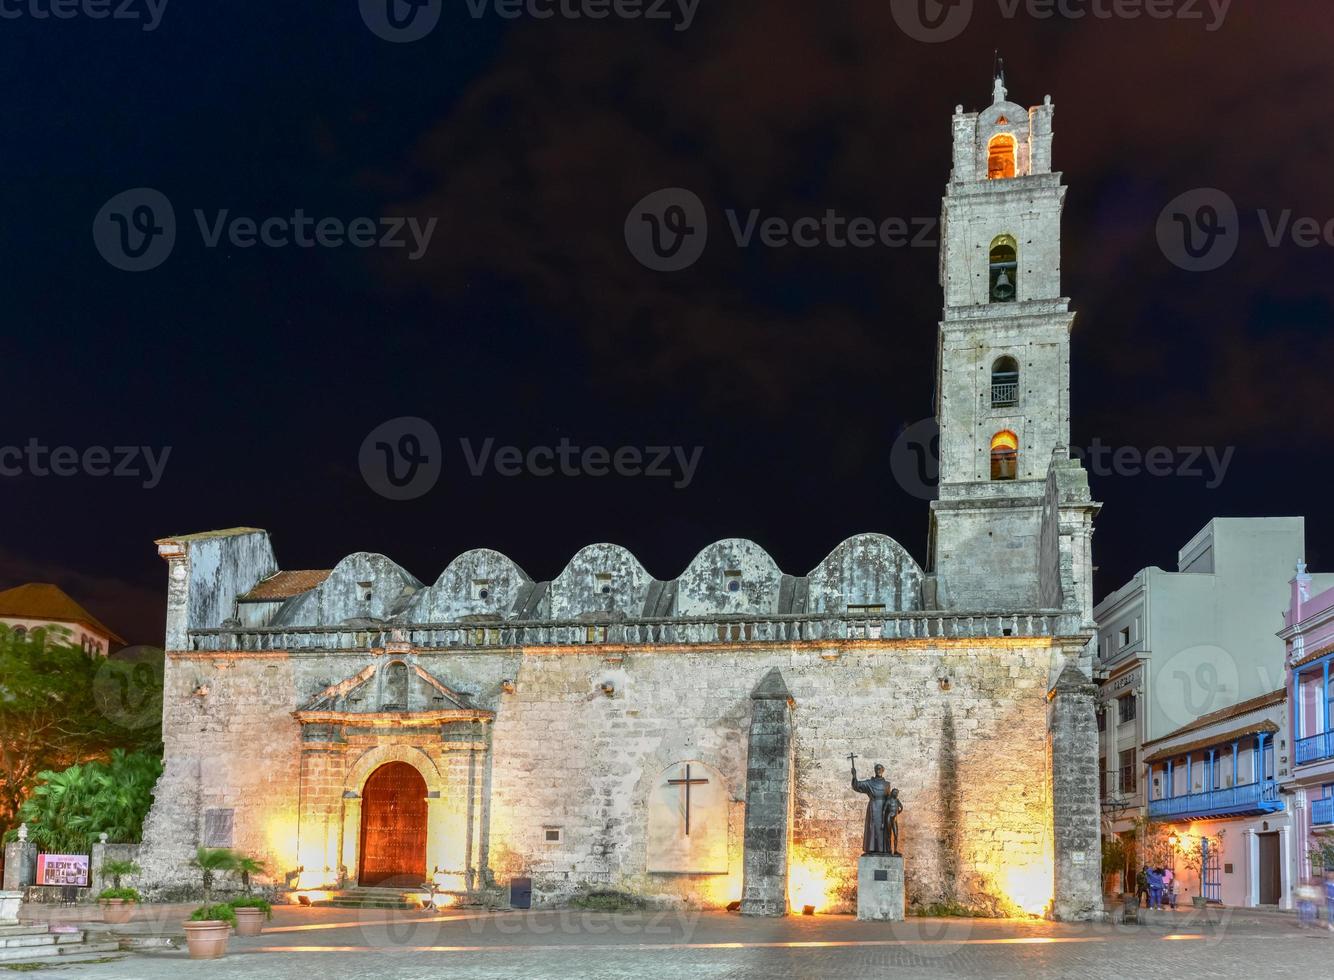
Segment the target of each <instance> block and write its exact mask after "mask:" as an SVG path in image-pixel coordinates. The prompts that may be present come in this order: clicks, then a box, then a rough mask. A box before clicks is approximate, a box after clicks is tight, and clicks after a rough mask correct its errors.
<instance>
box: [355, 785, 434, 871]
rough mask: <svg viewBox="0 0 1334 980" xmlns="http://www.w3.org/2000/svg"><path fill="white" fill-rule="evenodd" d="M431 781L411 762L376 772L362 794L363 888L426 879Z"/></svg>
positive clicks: (361, 867)
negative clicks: (427, 791)
mask: <svg viewBox="0 0 1334 980" xmlns="http://www.w3.org/2000/svg"><path fill="white" fill-rule="evenodd" d="M426 821H427V808H426V780H425V779H423V778H422V775H421V773H419V772H418V771H417V770H416V769H414V768H413V767H412V766H410V765H408V764H407V763H406V762H390V763H386V764H385V765H383V766H381V767H380V768H379V769H376V770H375V772H373V773H371V776H370V779H368V780H366V787H365V789H363V790H362V794H361V849H360V851H359V853H360V867H359V868H358V873H357V884H359V885H363V886H365V885H380V884H392V885H404V886H407V885H417V884H421V883H422V882H424V881H425V880H426Z"/></svg>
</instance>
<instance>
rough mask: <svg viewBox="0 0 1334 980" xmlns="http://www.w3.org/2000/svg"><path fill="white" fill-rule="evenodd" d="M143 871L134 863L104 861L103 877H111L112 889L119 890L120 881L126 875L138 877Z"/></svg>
mask: <svg viewBox="0 0 1334 980" xmlns="http://www.w3.org/2000/svg"><path fill="white" fill-rule="evenodd" d="M142 870H143V869H142V868H140V867H139V865H137V864H135V863H134V862H133V861H115V860H113V861H103V862H102V876H103V877H106V876H107V875H110V876H111V887H112V888H119V887H120V879H121V878H122V877H124V876H125V875H137V874H138V873H139V872H140V871H142Z"/></svg>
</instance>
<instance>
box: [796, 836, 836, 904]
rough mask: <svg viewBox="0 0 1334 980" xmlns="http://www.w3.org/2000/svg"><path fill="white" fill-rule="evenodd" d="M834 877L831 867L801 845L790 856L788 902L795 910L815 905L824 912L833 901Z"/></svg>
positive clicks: (797, 845)
mask: <svg viewBox="0 0 1334 980" xmlns="http://www.w3.org/2000/svg"><path fill="white" fill-rule="evenodd" d="M833 890H834V876H833V875H832V874H831V873H830V871H829V865H828V864H827V863H826V862H825V861H822V860H821V859H820V858H818V857H816V856H815V855H814V854H813V853H811V852H810V851H808V850H806V849H805V848H804V847H802V846H801V845H799V844H793V845H792V848H791V851H790V852H789V855H788V868H787V900H788V903H789V904H790V905H791V907H792V908H793V910H800V909H801V907H802V906H804V905H814V906H815V911H817V912H823V911H825V910H826V909H828V908H829V906H830V905H831V904H832V901H833Z"/></svg>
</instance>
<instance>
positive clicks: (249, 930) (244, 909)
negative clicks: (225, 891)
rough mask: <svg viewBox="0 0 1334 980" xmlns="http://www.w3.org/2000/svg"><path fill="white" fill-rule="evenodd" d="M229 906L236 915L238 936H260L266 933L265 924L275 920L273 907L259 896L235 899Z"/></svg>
mask: <svg viewBox="0 0 1334 980" xmlns="http://www.w3.org/2000/svg"><path fill="white" fill-rule="evenodd" d="M227 904H228V905H230V906H231V907H232V911H233V912H235V913H236V934H237V935H238V936H258V935H259V934H260V933H261V932H263V931H264V923H265V922H267V921H268V920H269V919H272V918H273V906H271V905H270V904H269V903H268V902H266V901H265V900H264V899H262V898H259V897H257V896H253V895H252V896H247V897H245V898H234V899H232V900H231V901H230V902H228V903H227Z"/></svg>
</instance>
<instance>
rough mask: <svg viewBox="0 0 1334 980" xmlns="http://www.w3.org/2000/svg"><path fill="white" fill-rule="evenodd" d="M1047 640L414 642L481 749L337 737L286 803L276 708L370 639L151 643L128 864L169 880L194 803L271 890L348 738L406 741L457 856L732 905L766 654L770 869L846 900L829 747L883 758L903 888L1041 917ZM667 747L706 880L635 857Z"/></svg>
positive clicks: (847, 906) (919, 896)
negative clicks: (431, 771)
mask: <svg viewBox="0 0 1334 980" xmlns="http://www.w3.org/2000/svg"><path fill="white" fill-rule="evenodd" d="M1052 653H1053V649H1052V648H1051V647H1049V646H1048V645H1047V644H1046V642H1045V641H1039V640H1020V639H995V640H990V641H987V640H974V641H966V642H965V641H943V640H942V641H930V642H924V641H893V642H890V641H885V642H881V641H875V640H860V641H856V640H854V641H846V642H843V643H840V644H837V645H830V644H816V643H810V644H797V645H790V646H774V647H765V648H760V649H755V648H743V647H741V646H739V645H738V646H736V647H730V646H718V647H714V648H700V647H691V648H654V649H644V650H640V649H631V650H624V651H620V650H615V649H598V648H589V647H581V648H578V649H570V648H563V649H557V650H551V649H540V650H539V649H534V650H530V651H528V652H527V653H526V654H523V653H519V652H515V651H507V652H466V653H450V652H441V653H432V652H421V653H419V654H418V655H417V662H418V663H419V664H420V665H421V666H423V668H424V669H426V670H428V671H430V672H431V673H432V674H433V675H434V676H435V677H437V678H439V679H440V680H441V681H443V682H444V683H446V684H448V685H450V686H451V687H453V688H455V689H456V690H459V691H462V692H465V693H467V694H468V695H469V696H470V697H471V698H472V700H473V702H474V703H476V704H477V705H479V706H480V707H483V708H487V709H491V710H494V711H495V712H496V720H495V722H494V723H493V726H491V730H490V731H489V733H488V734H489V738H490V742H491V752H490V755H489V758H488V757H486V753H485V752H484V751H483V752H480V753H475V754H474V753H473V752H472V751H471V750H464V751H459V750H458V749H450V748H448V747H447V746H445V745H444V744H443V741H442V742H441V744H440V745H435V744H432V743H434V739H431V738H428V739H425V740H422V739H420V738H419V737H417V736H413V737H411V738H407V737H405V736H402V735H399V736H395V735H393V734H392V733H387V734H382V735H381V734H374V735H371V734H366V735H357V736H355V737H353V736H349V737H348V739H347V741H346V742H345V743H341V744H338V745H336V746H324V747H321V748H322V749H327V750H329V751H328V752H327V753H326V756H325V757H324V758H323V759H322V761H320V762H319V763H318V764H314V765H317V766H318V767H319V768H320V771H319V772H315V771H313V770H311V768H310V767H311V765H313V763H310V762H308V764H307V766H308V773H307V775H308V782H309V783H310V786H308V787H306V789H307V790H310V791H312V792H313V795H308V797H307V798H306V799H305V800H302V799H300V797H301V793H302V791H303V788H302V785H301V780H300V773H301V754H302V743H301V740H300V726H299V725H298V723H297V722H296V721H295V720H294V719H293V718H292V717H291V712H292V711H293V710H294V709H295V708H296V707H297V705H299V704H301V703H302V702H303V701H305V700H306V699H307V698H309V697H311V696H312V695H313V694H315V693H316V692H318V691H319V690H321V689H322V688H323V687H325V686H327V685H329V684H331V683H335V682H337V681H339V680H341V679H343V678H345V677H349V676H352V675H354V674H356V673H357V672H358V671H360V670H361V669H362V668H364V667H365V666H366V664H367V663H368V662H369V661H370V660H371V659H372V657H373V656H374V655H373V654H371V653H363V654H344V653H340V654H337V655H326V656H320V655H312V654H304V653H303V654H299V655H297V654H294V655H288V654H284V653H264V654H239V655H238V654H207V655H205V654H173V655H171V656H169V661H168V669H167V674H166V690H165V696H164V701H165V703H164V722H165V724H164V729H165V736H164V737H165V741H166V753H167V768H166V772H165V774H164V776H163V777H162V780H161V782H160V783H159V786H158V791H157V799H156V801H155V804H154V809H153V812H152V814H151V815H150V818H149V821H148V825H147V831H146V835H145V843H144V853H143V858H142V861H141V863H142V864H143V865H144V868H145V875H144V880H145V882H146V883H151V884H153V885H154V886H156V887H159V888H161V887H169V886H171V885H172V884H174V883H179V882H180V881H182V880H189V878H190V873H189V872H188V871H186V870H184V862H185V861H186V860H188V856H189V854H190V853H191V852H192V851H193V848H194V846H195V845H196V844H197V843H199V842H200V841H201V840H202V835H203V832H204V821H205V818H204V811H206V810H208V809H210V808H229V809H232V810H234V844H235V846H236V847H238V848H239V849H242V850H245V851H247V852H249V853H253V854H255V855H256V856H259V857H261V858H262V859H264V860H266V861H267V862H268V863H269V866H270V868H271V870H272V871H273V872H274V877H275V878H276V879H278V883H279V884H282V883H283V881H284V879H285V876H286V875H287V873H289V872H294V871H295V870H296V868H297V867H298V866H301V865H304V866H306V868H307V872H308V874H309V873H310V872H311V871H312V865H313V864H314V863H320V864H330V865H336V864H337V862H338V857H339V856H340V855H339V852H338V847H339V846H341V845H339V844H336V843H335V842H334V841H335V838H336V837H337V831H338V828H339V820H340V817H339V815H338V814H339V811H340V799H341V795H342V794H341V792H340V789H341V788H342V786H343V785H345V782H346V779H347V773H348V772H349V771H350V769H351V768H352V767H354V766H356V765H357V760H358V759H360V758H362V757H363V756H364V755H365V753H366V752H369V751H381V750H384V749H387V748H389V747H391V746H405V745H406V743H417V745H418V747H419V748H421V749H422V750H423V751H424V752H425V753H426V754H427V755H429V756H430V757H431V758H432V759H433V760H434V763H435V764H436V765H437V767H438V768H439V769H440V772H441V774H442V775H441V777H440V782H439V785H440V792H441V800H442V802H441V803H440V804H438V805H439V806H441V807H443V808H444V809H445V810H447V811H448V812H449V813H451V814H453V815H454V816H453V817H451V818H450V819H449V820H448V821H447V822H446V825H447V827H448V829H447V831H446V833H447V835H452V836H455V837H457V836H459V835H464V834H470V835H472V836H473V840H472V842H471V843H472V848H471V855H472V858H473V860H474V862H476V863H477V864H481V863H483V862H485V863H486V865H487V866H488V867H489V868H490V869H491V870H492V871H493V873H494V874H495V876H496V877H497V879H499V880H500V881H502V882H503V881H504V880H505V879H506V878H507V877H509V876H512V875H516V874H522V873H526V874H531V875H532V876H533V878H534V886H535V892H536V894H535V898H536V899H537V900H538V901H544V902H550V901H555V900H559V899H561V898H564V897H567V896H570V895H573V894H575V893H577V892H579V891H581V890H595V889H608V888H610V889H623V890H628V891H633V892H636V893H640V894H644V895H647V896H653V897H656V898H658V899H661V900H664V901H685V902H689V903H692V904H701V905H706V906H719V905H722V904H725V903H726V902H728V901H731V900H735V899H739V898H740V897H741V863H740V861H741V841H742V828H743V821H744V799H745V775H746V762H747V760H746V751H747V750H746V741H747V732H748V728H749V724H750V717H751V710H752V701H751V697H750V695H751V692H752V691H753V689H754V688H755V685H756V684H757V683H759V681H760V680H761V679H762V678H763V677H764V675H765V674H766V673H767V672H768V671H769V670H770V669H771V668H773V667H777V668H779V669H780V670H781V671H782V676H783V679H784V681H785V682H786V683H787V685H788V688H789V690H790V691H791V694H792V697H793V699H794V701H795V708H794V710H793V715H792V718H793V731H794V750H795V759H796V762H795V768H796V773H795V780H796V794H795V795H796V799H795V806H794V810H795V812H794V826H793V846H792V854H791V865H792V869H793V870H792V879H793V881H794V883H796V882H802V883H804V885H803V887H805V888H806V889H807V890H808V894H809V892H810V891H811V890H813V891H818V892H820V893H821V894H820V896H819V900H818V901H817V902H816V904H819V905H821V906H822V907H824V908H828V909H830V910H839V911H851V910H853V908H854V907H855V884H856V859H857V856H858V854H859V852H860V846H861V833H862V819H863V813H864V805H865V799H864V797H861V796H858V795H857V794H854V793H853V792H852V791H851V789H850V786H849V782H850V773H849V771H848V763H847V758H846V757H847V755H848V753H850V752H855V753H856V754H857V755H858V756H859V759H858V766H859V769H861V768H863V767H864V769H865V771H868V772H869V770H870V767H871V766H872V765H873V764H874V763H875V762H877V761H880V762H883V763H884V764H885V765H886V767H887V769H888V776H889V778H890V779H891V780H892V781H893V782H894V784H895V785H898V786H900V787H901V791H902V798H903V802H904V805H905V810H904V813H903V815H902V817H901V818H900V820H901V832H902V841H903V847H902V849H903V852H904V854H905V855H906V864H907V887H908V899H909V902H910V904H929V903H932V902H939V901H959V902H962V903H964V904H968V905H971V906H974V907H978V908H983V909H987V910H1003V909H1008V908H1012V907H1013V905H1012V904H1011V903H1017V904H1019V905H1022V906H1025V907H1027V908H1029V909H1031V910H1033V911H1041V909H1042V907H1043V906H1044V905H1045V903H1046V902H1047V900H1048V898H1049V897H1050V895H1051V887H1052V860H1053V858H1052V798H1051V788H1050V773H1051V766H1050V762H1049V757H1048V741H1047V722H1046V697H1045V695H1046V684H1047V679H1048V672H1049V669H1050V664H1051V659H1052ZM381 656H383V654H381ZM505 681H509V682H512V688H513V690H512V693H507V692H506V691H505V689H504V688H503V687H502V682H505ZM604 684H605V685H609V689H610V690H611V691H612V694H611V696H608V695H607V693H605V690H604V686H603V685H604ZM1090 718H1091V715H1090ZM446 727H447V728H448V726H446ZM472 738H473V736H472V735H468V739H469V740H471V739H472ZM479 757H481V761H480V762H479ZM469 760H471V761H469ZM689 760H698V761H700V762H703V763H706V764H707V765H708V766H710V767H712V768H713V769H714V770H716V771H717V772H718V773H719V774H721V775H722V776H723V777H724V778H725V779H726V780H727V781H728V787H727V788H728V793H729V794H730V798H731V800H732V801H733V802H732V804H731V812H730V814H729V826H730V832H729V860H728V865H729V868H730V869H731V871H730V873H729V874H727V875H710V876H692V875H682V874H671V875H667V874H653V873H649V872H648V871H647V870H646V821H645V808H646V801H647V799H648V797H649V794H650V791H651V790H652V788H653V783H654V781H655V779H656V778H657V775H658V774H659V773H661V772H662V771H663V770H664V769H665V768H666V767H668V766H670V765H672V764H673V763H677V762H685V761H689ZM470 780H471V781H472V784H473V785H474V786H475V788H476V792H477V798H478V799H479V800H481V801H482V802H480V803H478V804H477V806H476V808H475V811H474V817H475V820H474V822H473V824H472V826H471V829H469V828H468V826H467V822H466V820H464V819H462V818H461V817H460V816H459V815H466V813H467V810H468V804H467V793H468V790H467V786H468V785H469V782H470ZM430 782H431V781H430V779H428V786H429V785H430ZM302 810H304V812H305V815H306V816H305V819H304V820H303V821H301V827H300V834H301V838H300V840H298V822H299V821H298V813H299V812H300V811H302ZM342 812H344V813H345V812H346V811H345V810H344V811H342ZM548 827H559V828H561V830H562V833H561V835H560V837H561V839H560V840H559V841H554V842H553V841H548V840H547V839H546V835H545V834H544V828H548ZM431 846H432V847H435V848H436V851H435V853H434V854H433V856H436V855H443V856H445V857H446V858H447V861H446V864H448V863H450V862H452V861H453V860H455V859H457V858H458V857H459V856H460V855H463V856H465V857H466V852H465V849H464V848H463V847H462V846H461V845H460V844H459V843H458V842H457V841H456V840H455V841H453V842H447V843H439V842H436V843H433V844H432V845H431ZM330 856H331V857H330ZM317 859H318V861H317ZM429 863H430V864H435V863H438V862H435V861H431V862H429ZM444 866H446V865H442V867H444ZM303 881H304V882H305V884H307V885H309V884H312V882H311V880H310V879H309V877H308V876H307V878H305V879H303ZM794 887H795V884H794ZM803 900H804V901H809V900H810V899H809V898H808V897H807V896H803Z"/></svg>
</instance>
